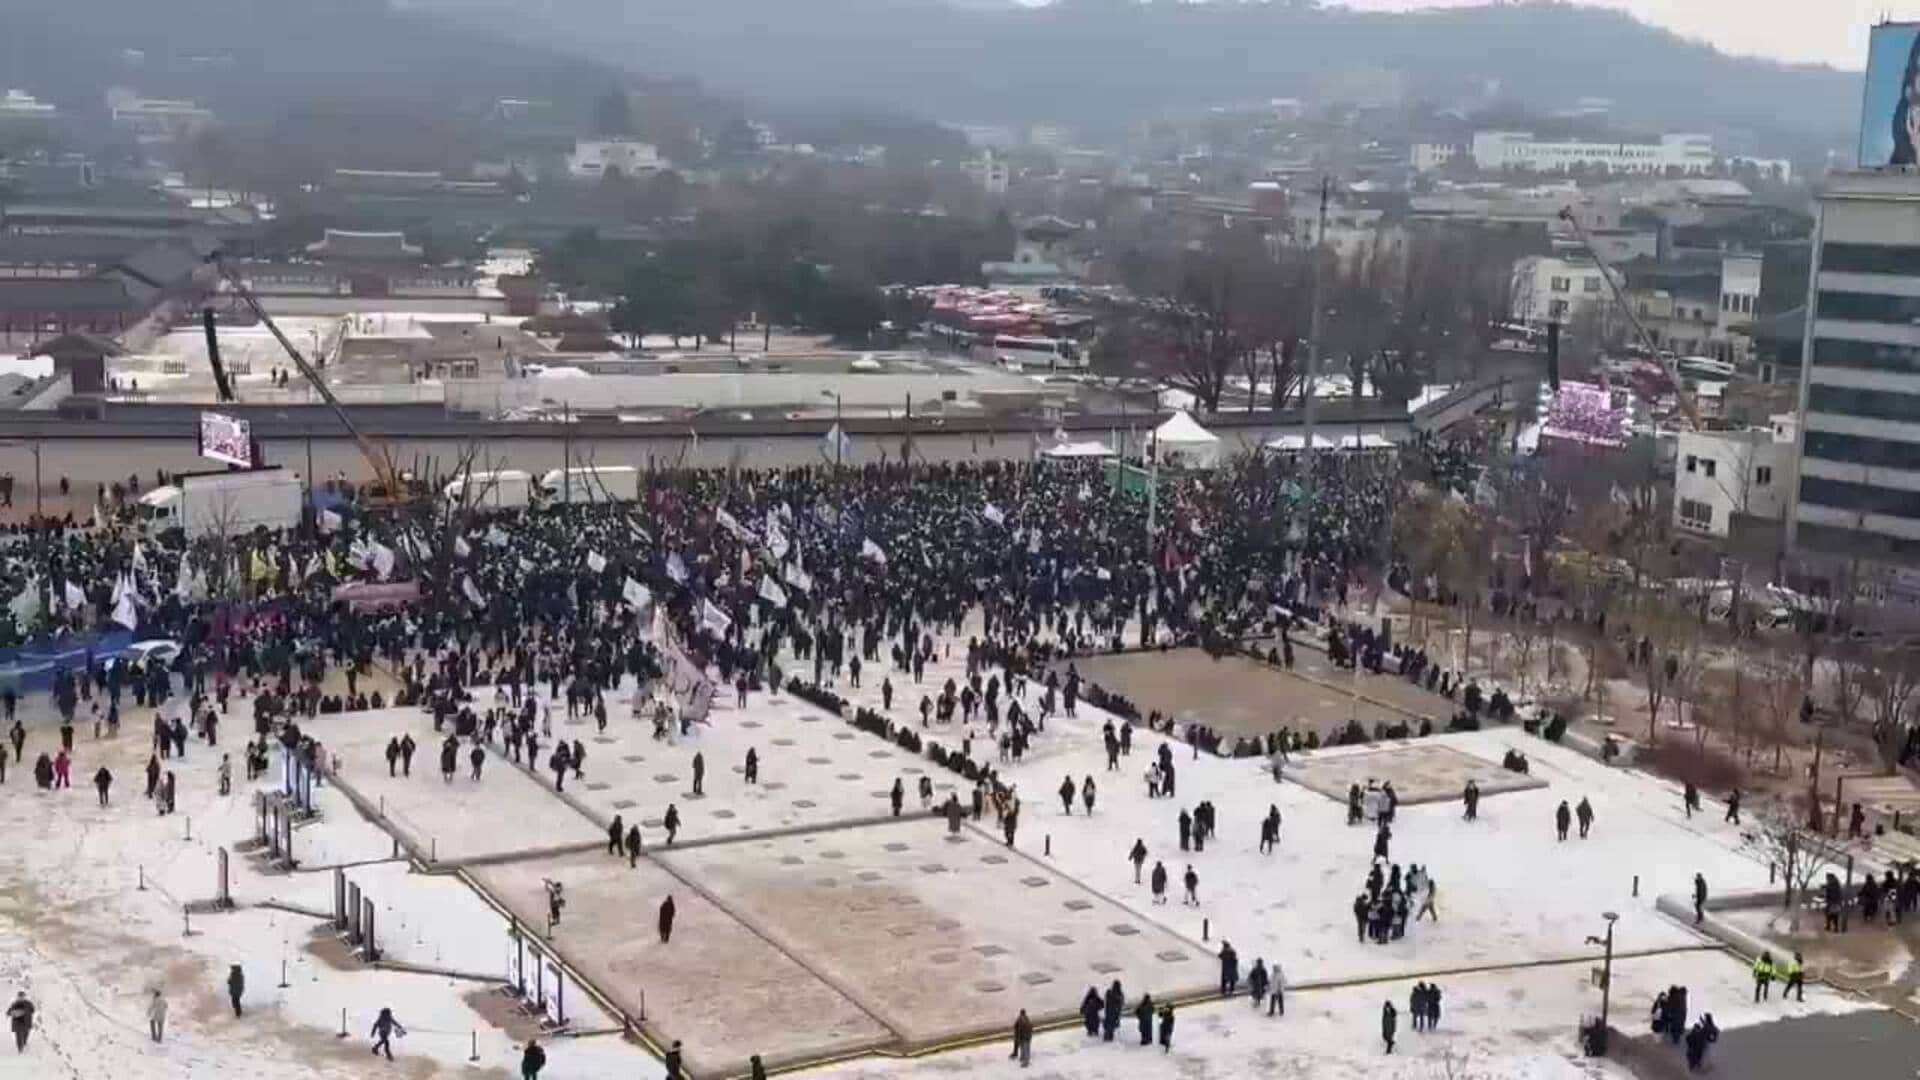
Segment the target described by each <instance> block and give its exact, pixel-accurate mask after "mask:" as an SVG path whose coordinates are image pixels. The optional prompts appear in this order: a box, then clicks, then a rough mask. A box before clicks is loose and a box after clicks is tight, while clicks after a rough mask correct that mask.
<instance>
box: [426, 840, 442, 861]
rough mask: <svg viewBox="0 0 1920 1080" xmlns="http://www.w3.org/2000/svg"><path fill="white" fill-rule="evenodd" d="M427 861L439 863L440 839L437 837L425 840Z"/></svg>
mask: <svg viewBox="0 0 1920 1080" xmlns="http://www.w3.org/2000/svg"><path fill="white" fill-rule="evenodd" d="M427 861H428V862H439V861H440V838H439V837H437V836H430V837H428V838H427Z"/></svg>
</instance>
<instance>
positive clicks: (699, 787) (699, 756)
mask: <svg viewBox="0 0 1920 1080" xmlns="http://www.w3.org/2000/svg"><path fill="white" fill-rule="evenodd" d="M693 794H694V797H695V798H702V797H704V796H705V795H706V794H707V756H706V755H705V754H703V753H701V752H700V751H698V750H695V751H694V752H693Z"/></svg>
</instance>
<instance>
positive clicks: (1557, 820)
mask: <svg viewBox="0 0 1920 1080" xmlns="http://www.w3.org/2000/svg"><path fill="white" fill-rule="evenodd" d="M1572 824H1573V810H1572V809H1571V808H1570V807H1568V806H1567V800H1565V799H1561V800H1560V808H1559V809H1557V810H1555V811H1554V812H1553V828H1554V831H1555V832H1557V833H1559V835H1560V842H1561V843H1563V844H1564V843H1566V842H1567V829H1568V828H1569V827H1570V826H1572Z"/></svg>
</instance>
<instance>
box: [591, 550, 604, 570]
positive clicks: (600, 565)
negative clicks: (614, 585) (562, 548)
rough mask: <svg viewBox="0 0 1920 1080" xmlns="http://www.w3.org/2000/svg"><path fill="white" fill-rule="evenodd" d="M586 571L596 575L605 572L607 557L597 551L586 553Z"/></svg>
mask: <svg viewBox="0 0 1920 1080" xmlns="http://www.w3.org/2000/svg"><path fill="white" fill-rule="evenodd" d="M587 569H589V570H591V571H593V572H594V573H596V574H604V573H606V572H607V557H606V556H605V555H602V554H600V553H599V552H597V551H589V552H587Z"/></svg>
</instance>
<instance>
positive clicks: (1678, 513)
mask: <svg viewBox="0 0 1920 1080" xmlns="http://www.w3.org/2000/svg"><path fill="white" fill-rule="evenodd" d="M1793 452H1794V442H1793V438H1792V435H1791V434H1790V433H1789V434H1788V435H1787V436H1786V438H1784V439H1782V438H1779V437H1776V435H1775V433H1774V432H1772V431H1768V430H1764V429H1761V430H1751V431H1731V432H1714V431H1708V432H1682V433H1681V434H1680V437H1679V441H1678V444H1677V447H1676V453H1675V455H1674V464H1673V474H1674V475H1673V523H1674V525H1675V527H1677V528H1679V529H1681V530H1683V531H1685V532H1690V533H1695V534H1698V535H1704V536H1726V535H1727V532H1728V530H1729V528H1730V526H1731V524H1732V518H1733V515H1734V514H1741V515H1744V516H1747V517H1754V518H1762V519H1766V520H1771V521H1777V520H1779V519H1780V518H1781V517H1782V516H1783V515H1784V514H1785V512H1786V504H1787V499H1788V497H1789V495H1790V494H1791V493H1792V491H1793V487H1794V483H1793V480H1794V478H1793ZM1702 507H1705V508H1707V509H1708V514H1707V515H1701V514H1699V513H1698V511H1699V510H1700V509H1701V508H1702ZM1703 517H1704V518H1706V519H1707V520H1703Z"/></svg>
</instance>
